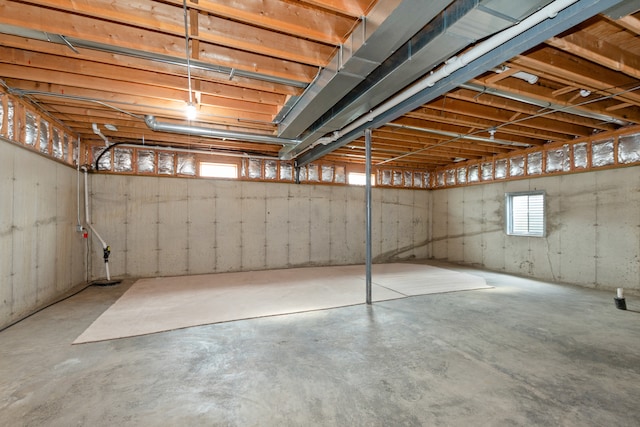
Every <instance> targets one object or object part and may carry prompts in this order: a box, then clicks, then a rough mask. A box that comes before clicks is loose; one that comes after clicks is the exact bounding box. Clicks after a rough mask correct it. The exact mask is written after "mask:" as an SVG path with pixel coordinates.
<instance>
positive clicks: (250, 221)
mask: <svg viewBox="0 0 640 427" xmlns="http://www.w3.org/2000/svg"><path fill="white" fill-rule="evenodd" d="M90 179H91V184H90V187H91V188H90V191H91V216H92V222H93V224H94V226H95V228H96V229H97V230H98V232H99V233H100V234H101V235H102V237H103V238H104V239H105V240H106V241H107V243H108V244H109V245H110V246H111V249H112V255H111V259H110V271H111V273H112V275H113V276H114V277H118V276H123V277H124V276H131V277H145V276H147V277H148V276H172V275H187V274H204V273H215V272H227V271H246V270H264V269H273V268H288V267H301V266H310V265H344V264H357V263H363V262H364V258H365V247H364V241H365V205H364V188H361V187H347V186H323V185H315V186H314V185H306V184H305V185H295V184H284V183H264V182H247V181H224V180H207V179H186V178H184V179H183V178H162V177H143V176H123V175H106V174H93V175H90ZM429 199H430V196H429V192H428V191H425V190H405V189H382V188H377V189H374V190H373V236H372V237H373V242H374V246H373V256H374V259H375V261H377V262H382V261H389V260H397V259H410V258H426V257H427V256H428V255H429V254H428V252H427V247H428V245H427V242H428V231H429V228H428V224H429ZM92 240H93V242H92V244H91V247H92V255H91V271H92V278H94V279H97V278H102V277H104V274H105V273H104V265H103V263H102V252H101V248H100V245H99V244H98V242H96V241H95V239H92Z"/></svg>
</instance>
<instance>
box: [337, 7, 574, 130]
mask: <svg viewBox="0 0 640 427" xmlns="http://www.w3.org/2000/svg"><path fill="white" fill-rule="evenodd" d="M577 1H578V0H556V1H554V2H553V3H551V4H548V5H547V6H545V7H543V8H542V9H540V10H539V11H537V12H535V13H533V14H532V15H530V16H529V17H528V18H526V19H525V20H523V21H521V22H520V23H518V24H516V25H514V26H513V27H509V28H507V29H506V30H503V31H501V32H499V33H498V34H496V35H494V36H493V37H491V38H489V39H487V40H485V41H484V42H482V43H480V44H478V45H477V46H476V47H474V48H472V49H470V50H469V51H467V52H465V53H463V54H462V55H460V56H454V57H452V58H449V59H448V60H447V61H445V64H444V65H443V66H441V67H440V68H438V69H437V70H436V71H434V72H432V73H431V74H429V75H428V76H426V77H424V78H422V79H421V80H419V81H418V82H417V83H416V84H414V85H413V86H411V87H409V88H407V89H406V90H404V91H402V92H401V93H399V94H397V95H395V96H393V97H392V98H390V99H389V100H388V101H387V102H385V103H383V104H381V105H379V106H378V107H376V108H375V109H373V110H371V111H370V112H369V113H367V114H365V115H364V116H362V117H360V118H359V119H358V120H356V121H354V122H352V123H351V124H350V125H349V126H347V127H345V128H342V129H341V130H340V131H338V132H335V133H334V135H333V136H332V137H331V141H332V142H333V141H336V140H338V139H339V138H341V137H342V136H344V135H346V134H348V133H349V132H352V131H354V130H356V129H358V128H359V127H361V126H363V125H364V124H365V123H367V122H371V121H373V120H374V119H375V118H376V117H377V116H378V115H380V114H382V113H383V112H385V111H388V110H390V109H391V108H393V107H395V106H396V105H398V104H400V103H402V102H404V101H406V100H407V99H409V98H411V97H412V96H414V95H416V94H418V93H420V92H422V91H423V90H425V89H427V88H429V87H431V86H433V85H434V84H436V83H437V82H439V81H440V80H442V79H444V78H445V77H447V76H449V75H450V74H451V73H453V72H454V71H457V70H459V69H460V68H462V67H464V66H466V65H467V64H469V63H470V62H472V61H475V60H476V59H478V58H480V57H481V56H483V55H486V54H487V53H489V52H490V51H492V50H493V49H495V48H497V47H499V46H501V45H502V44H503V43H505V42H508V41H509V40H511V39H512V38H514V37H516V36H518V35H520V34H522V33H524V32H525V31H527V30H528V29H530V28H532V27H534V26H536V25H538V24H539V23H540V22H542V21H544V20H546V19H548V18H554V17H555V16H556V15H557V14H558V13H559V12H560V11H561V10H563V9H566V8H567V7H569V6H571V5H572V4H574V3H576V2H577Z"/></svg>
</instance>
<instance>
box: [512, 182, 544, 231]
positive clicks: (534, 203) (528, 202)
mask: <svg viewBox="0 0 640 427" xmlns="http://www.w3.org/2000/svg"><path fill="white" fill-rule="evenodd" d="M544 196H545V193H544V191H531V192H525V193H507V194H506V207H507V221H506V224H507V234H509V235H513V236H535V237H543V236H544V235H545V215H544Z"/></svg>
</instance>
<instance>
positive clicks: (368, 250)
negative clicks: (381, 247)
mask: <svg viewBox="0 0 640 427" xmlns="http://www.w3.org/2000/svg"><path fill="white" fill-rule="evenodd" d="M364 141H365V145H366V157H367V159H366V164H365V168H364V174H365V175H366V177H365V200H366V203H365V204H366V210H367V212H366V215H365V216H366V221H365V222H366V228H367V230H366V239H365V246H366V255H365V258H366V259H365V264H366V266H365V269H366V282H367V304H369V305H371V129H367V130H365V131H364Z"/></svg>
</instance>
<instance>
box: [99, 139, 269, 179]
mask: <svg viewBox="0 0 640 427" xmlns="http://www.w3.org/2000/svg"><path fill="white" fill-rule="evenodd" d="M123 144H127V145H137V146H139V147H146V148H149V149H150V150H152V149H156V150H157V149H162V150H169V151H171V149H172V148H174V147H150V146H148V145H146V144H144V143H142V142H135V141H133V142H132V141H120V142H115V143H113V144H111V145H109V146H108V147H106V148H105V149H104V150H102V151H101V152H100V154H99V155H98V157H97V158H96V161H95V164H94V169H95V170H96V172H98V171H100V165H99V164H100V159H101V158H102V156H104V154H105V153H106V152H107V151H109V150H111V149H112V148H114V147H116V146H118V145H123ZM216 150H217V151H222V152H226V153H240V154H247V155H249V156H251V155H254V156H269V155H270V154H268V153H261V152H259V151H246V150H234V149H231V148H216ZM215 154H216V153H211V155H214V156H215Z"/></svg>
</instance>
